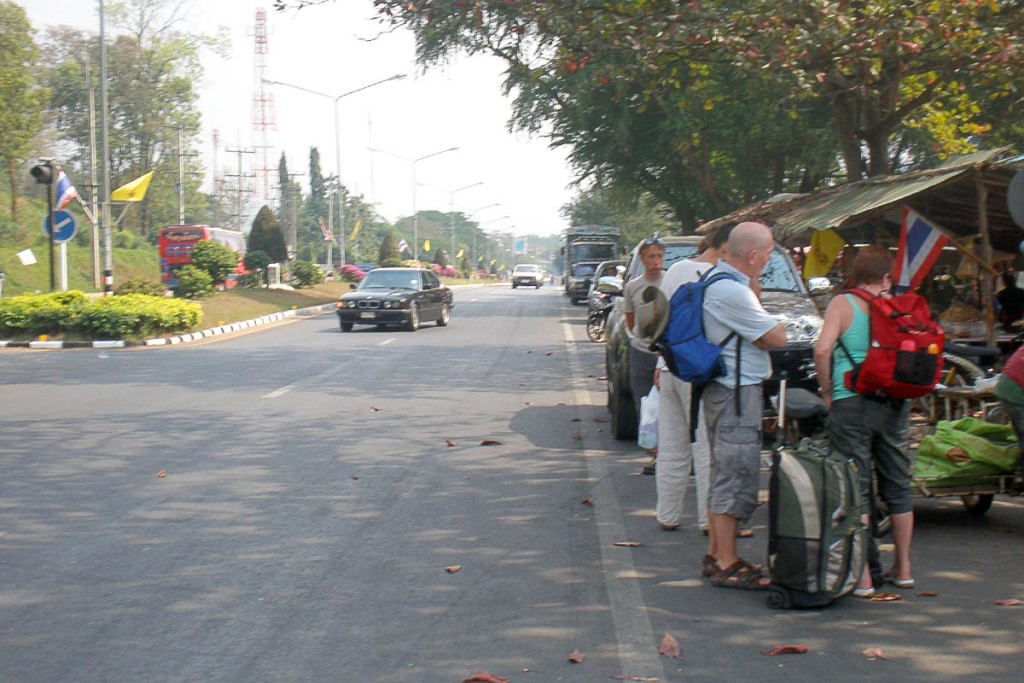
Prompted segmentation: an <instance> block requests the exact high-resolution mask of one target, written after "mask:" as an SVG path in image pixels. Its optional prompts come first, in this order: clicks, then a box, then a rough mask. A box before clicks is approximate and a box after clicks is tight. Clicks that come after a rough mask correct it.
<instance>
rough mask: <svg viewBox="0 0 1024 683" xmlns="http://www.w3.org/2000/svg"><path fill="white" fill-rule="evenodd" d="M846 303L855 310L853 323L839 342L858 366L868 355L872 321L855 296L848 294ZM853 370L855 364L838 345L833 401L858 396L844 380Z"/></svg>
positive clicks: (835, 356) (835, 353)
mask: <svg viewBox="0 0 1024 683" xmlns="http://www.w3.org/2000/svg"><path fill="white" fill-rule="evenodd" d="M845 296H846V301H847V302H848V303H849V304H850V307H851V308H853V322H851V323H850V327H849V329H848V330H846V332H843V333H842V334H841V335H839V340H840V341H842V342H843V346H845V347H846V350H847V351H849V352H850V355H851V356H853V361H854V363H856V364H860V363H862V362H863V361H864V358H865V356H867V355H868V344H869V343H870V339H871V319H870V318H869V317H868V314H867V313H865V312H864V311H862V310H860V306H858V305H857V304H856V302H855V299H856V297H855V295H853V294H846V295H845ZM851 370H853V364H852V363H850V359H849V358H847V357H846V354H845V353H843V350H842V349H841V348H839V344H836V345H835V346H834V347H833V348H832V400H833V401H835V400H838V399H841V398H850V397H851V396H856V395H857V394H856V393H855V392H853V391H850V390H849V389H847V388H846V385H845V383H844V381H843V378H844V377H845V376H846V373H847V372H850V371H851Z"/></svg>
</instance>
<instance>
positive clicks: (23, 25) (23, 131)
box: [0, 0, 45, 220]
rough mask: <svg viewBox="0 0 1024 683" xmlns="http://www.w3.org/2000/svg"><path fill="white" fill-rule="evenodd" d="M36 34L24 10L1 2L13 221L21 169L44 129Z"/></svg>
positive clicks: (1, 97)
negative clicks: (37, 78) (34, 141)
mask: <svg viewBox="0 0 1024 683" xmlns="http://www.w3.org/2000/svg"><path fill="white" fill-rule="evenodd" d="M33 33H34V31H33V30H32V27H31V25H30V24H29V21H28V18H27V17H26V16H25V10H23V9H22V8H21V7H20V6H18V5H16V4H15V3H13V2H11V1H10V0H0V65H2V66H0V163H2V164H3V167H4V169H5V170H6V171H7V180H8V182H9V183H10V188H11V220H17V218H18V187H19V186H20V182H19V178H18V177H17V171H18V165H19V164H20V163H22V162H24V161H25V158H26V157H27V156H28V154H29V149H30V143H31V141H32V138H33V136H35V135H36V133H38V132H39V131H41V130H42V128H43V118H42V117H41V116H40V111H41V110H42V108H43V103H44V101H45V93H44V91H43V90H42V88H40V87H39V85H38V84H37V82H36V79H35V77H34V75H33V72H32V68H33V65H34V64H35V62H36V60H37V59H38V58H39V49H38V48H37V47H36V44H35V42H34V41H33V39H32V35H33Z"/></svg>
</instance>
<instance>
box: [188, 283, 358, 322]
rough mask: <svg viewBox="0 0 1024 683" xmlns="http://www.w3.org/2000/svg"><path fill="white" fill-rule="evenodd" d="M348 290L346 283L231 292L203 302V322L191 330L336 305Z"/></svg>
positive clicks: (222, 293) (201, 302) (225, 292)
mask: <svg viewBox="0 0 1024 683" xmlns="http://www.w3.org/2000/svg"><path fill="white" fill-rule="evenodd" d="M347 291H349V287H348V283H347V282H325V283H323V284H319V285H315V286H313V287H306V288H304V289H295V290H288V289H229V290H225V291H223V292H216V293H214V294H213V296H210V297H207V298H205V299H202V300H200V302H199V303H200V304H201V305H202V307H203V319H202V322H200V324H199V325H198V326H196V328H195V329H193V330H192V331H193V332H195V331H197V330H202V329H206V328H208V327H215V326H217V325H230V324H231V323H237V322H241V321H243V320H252V319H253V318H259V317H261V316H264V315H269V314H271V313H278V312H280V311H288V310H291V309H293V308H295V309H299V308H308V307H310V306H319V305H321V304H329V303H334V302H335V301H336V300H337V299H338V297H339V296H341V295H342V294H343V293H345V292H347Z"/></svg>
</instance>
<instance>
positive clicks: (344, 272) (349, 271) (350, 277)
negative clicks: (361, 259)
mask: <svg viewBox="0 0 1024 683" xmlns="http://www.w3.org/2000/svg"><path fill="white" fill-rule="evenodd" d="M338 274H339V275H340V276H341V279H342V280H345V281H346V282H362V281H363V278H364V277H366V273H364V272H363V271H362V270H361V269H360V268H358V267H356V266H353V265H352V264H351V263H346V264H345V265H343V266H342V267H341V268H340V269H339V270H338Z"/></svg>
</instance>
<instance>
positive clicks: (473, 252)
mask: <svg viewBox="0 0 1024 683" xmlns="http://www.w3.org/2000/svg"><path fill="white" fill-rule="evenodd" d="M496 206H501V202H495V203H494V204H487V205H486V206H481V207H478V208H476V209H473V210H472V211H470V213H471V214H473V215H474V216H476V215H477V214H478V213H480V212H481V211H486V210H487V209H493V208H494V207H496ZM479 230H480V224H479V223H477V224H476V225H475V226H474V228H473V250H472V251H471V252H470V253H469V256H470V259H471V260H472V261H473V272H471V273H470V275H469V279H470V280H472V279H473V275H474V274H475V273H476V233H477V232H478V231H479ZM485 244H486V240H485Z"/></svg>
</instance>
